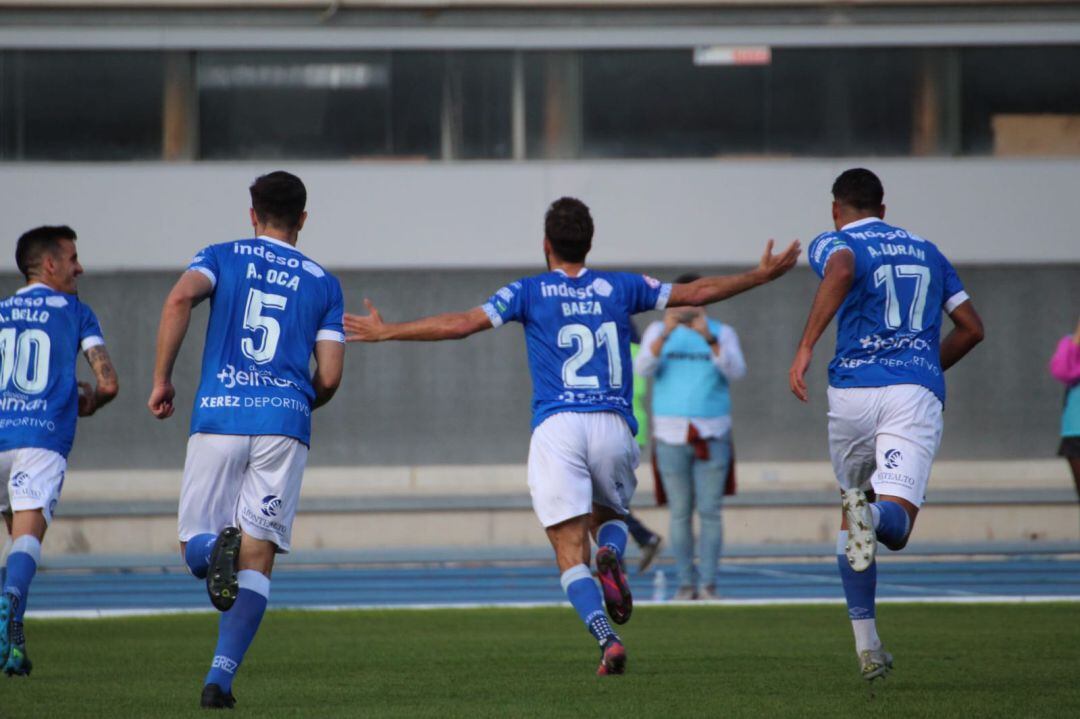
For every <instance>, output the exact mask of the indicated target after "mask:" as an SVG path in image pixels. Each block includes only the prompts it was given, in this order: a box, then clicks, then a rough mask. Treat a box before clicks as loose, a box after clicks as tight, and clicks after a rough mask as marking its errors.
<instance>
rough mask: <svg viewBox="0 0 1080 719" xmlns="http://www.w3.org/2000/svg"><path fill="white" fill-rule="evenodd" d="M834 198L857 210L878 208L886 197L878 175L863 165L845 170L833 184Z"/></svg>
mask: <svg viewBox="0 0 1080 719" xmlns="http://www.w3.org/2000/svg"><path fill="white" fill-rule="evenodd" d="M832 194H833V199H834V200H836V201H837V202H839V203H840V204H841V205H847V206H848V207H851V208H854V209H856V210H876V209H878V208H879V207H881V201H882V200H883V199H884V198H885V188H884V187H882V186H881V180H879V179H878V176H877V175H875V174H874V173H872V172H870V170H867V169H865V168H862V167H854V168H852V169H850V170H844V171H843V172H841V173H840V176H839V177H837V178H836V182H834V183H833V186H832Z"/></svg>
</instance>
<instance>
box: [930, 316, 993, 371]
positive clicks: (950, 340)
mask: <svg viewBox="0 0 1080 719" xmlns="http://www.w3.org/2000/svg"><path fill="white" fill-rule="evenodd" d="M949 319H951V320H952V321H953V328H952V330H951V331H950V332H949V334H948V335H946V336H945V339H943V340H942V341H941V369H942V370H947V369H949V368H950V367H952V366H953V365H954V364H956V363H957V362H959V361H960V360H961V359H963V357H964V355H966V354H967V353H968V352H970V351H971V350H972V349H973V348H974V347H975V345H977V344H979V343H980V342H982V340H983V337H984V333H983V324H982V319H981V318H980V317H979V313H978V312H976V311H975V306H974V305H972V304H971V300H966V301H964V302H963V303H962V304H961V305H959V306H958V307H956V308H955V309H954V310H953V311H952V312H950V313H949Z"/></svg>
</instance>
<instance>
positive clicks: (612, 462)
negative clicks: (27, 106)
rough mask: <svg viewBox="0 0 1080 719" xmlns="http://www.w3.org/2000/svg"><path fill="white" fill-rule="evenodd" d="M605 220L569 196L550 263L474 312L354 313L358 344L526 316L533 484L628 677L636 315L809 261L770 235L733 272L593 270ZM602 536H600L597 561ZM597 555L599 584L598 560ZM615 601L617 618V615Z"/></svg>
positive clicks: (618, 669) (554, 537)
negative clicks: (684, 274) (751, 264)
mask: <svg viewBox="0 0 1080 719" xmlns="http://www.w3.org/2000/svg"><path fill="white" fill-rule="evenodd" d="M592 237H593V221H592V216H591V215H590V213H589V208H588V207H586V206H585V204H584V203H583V202H581V201H580V200H577V199H574V198H570V197H564V198H562V199H559V200H556V201H555V202H554V203H552V205H551V207H550V208H548V211H547V214H546V215H545V217H544V242H543V248H544V255H545V258H546V260H547V266H548V271H547V272H545V273H543V274H540V275H536V276H532V277H525V278H522V279H520V280H518V281H516V282H511V283H510V284H509V285H507V286H505V287H503V288H501V289H499V290H498V291H497V292H496V293H495V294H494V295H492V296H491V297H490V299H488V300H487V301H486V302H485V303H483V304H482V305H481V306H479V307H476V308H474V309H472V310H470V311H467V312H456V313H447V314H441V315H434V316H432V317H427V318H423V319H419V320H415V321H413V322H401V323H393V324H390V323H385V322H383V321H382V317H381V315H380V314H379V312H378V310H376V309H375V307H374V305H372V304H371V303H370V302H367V305H368V309H369V310H370V311H371V314H369V315H367V316H358V315H346V316H345V328H346V332H347V335H348V336H347V340H348V341H364V342H379V341H383V340H447V339H461V338H464V337H467V336H469V335H471V334H474V333H476V332H480V331H482V330H487V329H491V328H493V327H500V326H502V325H503V324H505V323H507V322H520V323H521V324H522V325H524V327H525V344H526V349H527V351H528V356H529V371H530V373H531V375H532V383H533V400H532V437H531V439H530V442H529V460H528V481H529V492H530V494H531V495H532V503H533V510H534V511H535V512H536V516H537V518H538V519H539V520H540V523H541V524H542V525H543V527H544V530H545V532H546V533H547V535H548V539H549V541H550V542H551V545H552V547H553V548H554V550H555V561H556V563H557V564H558V566H559V571H560V572H561V583H562V587H563V591H564V592H566V596H567V598H568V599H569V600H570V604H571V605H572V606H573V607H574V609H575V610H576V611H577V613H578V616H579V617H580V618H581V619H582V621H583V622H584V623H585V627H586V628H587V629H588V631H589V633H590V634H592V636H593V638H595V639H596V641H597V643H598V644H599V646H600V666H599V667H598V669H597V673H598V674H601V675H607V674H622V673H623V672H624V671H625V669H626V649H625V647H624V646H623V644H622V640H621V639H620V638H619V636H618V635H617V634H616V633H615V631H614V630H613V629H612V627H611V625H610V624H609V623H608V618H609V617H610V619H611V621H612V622H614V623H616V624H623V623H625V622H626V621H628V620H629V619H630V614H631V610H632V607H633V598H632V595H631V593H630V585H629V582H628V581H627V578H626V573H625V572H624V571H623V567H622V557H623V553H624V551H625V550H626V541H627V526H626V523H625V521H624V518H625V517H626V515H627V513H628V512H629V508H630V499H631V497H632V496H633V494H634V489H635V487H636V485H637V480H636V478H635V475H634V469H635V468H636V467H637V464H638V459H639V449H638V445H637V443H636V442H635V441H634V434H635V433H636V432H637V421H636V420H635V419H634V413H633V405H632V402H633V392H634V386H633V371H632V365H631V362H630V337H631V332H630V317H631V315H634V314H637V313H638V312H646V311H648V310H662V309H664V308H665V307H666V306H668V305H672V306H679V305H703V304H708V303H711V302H717V301H719V300H721V299H725V298H727V297H731V296H733V295H735V294H738V293H739V292H743V291H744V290H748V289H750V288H752V287H755V286H757V285H760V284H763V283H765V282H768V281H770V280H773V279H776V278H777V277H779V276H780V275H782V274H784V273H785V272H787V270H788V269H790V268H791V267H792V266H793V265H794V264H795V260H796V258H797V257H798V252H799V245H798V243H797V242H795V243H792V245H791V247H789V248H788V249H787V250H786V251H785V252H783V253H781V254H780V255H773V254H772V243H771V242H770V243H769V246H768V248H767V249H766V251H765V256H764V257H763V258H762V260H761V264H760V265H759V266H758V267H757V268H756V269H754V270H751V271H750V272H745V273H742V274H739V275H732V276H729V277H706V278H703V279H701V280H698V281H696V282H694V283H690V284H676V285H671V284H663V283H661V282H659V281H657V280H654V279H652V278H651V277H648V276H645V275H635V274H629V273H623V272H602V271H597V270H593V269H590V268H587V267H585V256H586V255H587V254H588V252H589V250H590V249H591V247H592ZM590 534H591V536H592V537H594V538H595V539H596V543H597V545H598V549H597V550H596V554H595V557H593V555H592V552H591V543H590ZM590 560H591V561H595V564H596V571H597V577H598V578H599V580H600V583H601V585H602V587H603V590H602V592H601V589H600V588H599V587H597V586H596V583H595V581H594V580H593V575H592V572H591V571H590V569H589V566H588V565H589V563H590ZM605 609H606V612H607V613H606V614H605Z"/></svg>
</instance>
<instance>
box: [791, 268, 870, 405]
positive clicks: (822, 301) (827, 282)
mask: <svg viewBox="0 0 1080 719" xmlns="http://www.w3.org/2000/svg"><path fill="white" fill-rule="evenodd" d="M854 279H855V255H853V254H852V253H851V252H850V251H849V250H843V251H837V252H834V253H833V256H832V257H830V258H829V261H828V262H827V263H826V264H825V275H824V277H823V278H822V280H821V284H820V285H818V290H817V294H816V295H814V303H813V304H812V305H810V316H809V317H807V318H806V327H805V328H803V334H802V339H801V340H799V348H798V350H796V352H795V360H794V361H793V362H792V363H791V369H790V370H788V383H789V384H790V386H791V391H792V392H793V393H794V394H795V396H796V397H798V398H799V399H801V400H802V401H803V402H808V401H809V400H810V396H809V395H808V394H807V391H806V370H807V369H809V367H810V360H811V358H812V357H813V355H814V345H815V344H817V341H818V340H819V339H821V335H822V333H823V332H825V328H826V327H828V326H829V323H830V322H832V318H833V317H834V316H835V315H836V312H837V310H839V309H840V305H842V304H844V298H845V297H847V293H848V290H850V289H851V283H852V282H853V281H854Z"/></svg>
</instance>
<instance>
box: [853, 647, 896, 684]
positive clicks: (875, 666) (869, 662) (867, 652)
mask: <svg viewBox="0 0 1080 719" xmlns="http://www.w3.org/2000/svg"><path fill="white" fill-rule="evenodd" d="M892 667H893V658H892V654H889V653H888V652H887V651H885V649H884V648H881V649H864V650H863V652H862V653H861V654H859V672H860V673H861V674H862V678H863V679H865V680H866V681H872V680H874V679H877V678H878V677H881V678H882V679H884V678H885V676H886V675H887V674H888V673H889V672H891V671H892Z"/></svg>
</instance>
